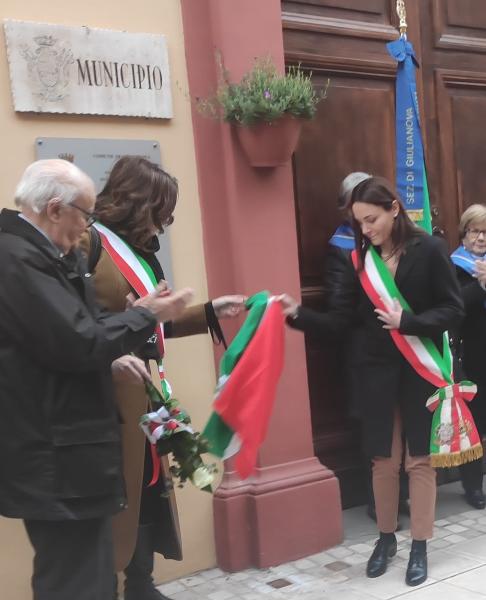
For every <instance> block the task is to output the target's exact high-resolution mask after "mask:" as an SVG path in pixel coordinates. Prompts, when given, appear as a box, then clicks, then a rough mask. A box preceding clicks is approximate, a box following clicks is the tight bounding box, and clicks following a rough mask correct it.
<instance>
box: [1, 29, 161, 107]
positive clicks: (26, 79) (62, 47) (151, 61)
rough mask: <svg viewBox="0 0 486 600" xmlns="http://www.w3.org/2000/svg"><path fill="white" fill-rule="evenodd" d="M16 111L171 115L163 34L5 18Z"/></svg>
mask: <svg viewBox="0 0 486 600" xmlns="http://www.w3.org/2000/svg"><path fill="white" fill-rule="evenodd" d="M4 29H5V41H6V44H7V56H8V63H9V69H10V82H11V89H12V98H13V103H14V107H15V110H16V111H21V112H27V111H29V112H48V113H75V114H92V115H124V116H132V117H155V118H171V117H172V97H171V87H170V75H169V60H168V53H167V42H166V38H165V36H164V35H159V34H150V33H128V32H122V31H111V30H107V29H95V28H90V27H67V26H64V25H48V24H42V23H31V22H27V21H12V20H6V21H5V23H4Z"/></svg>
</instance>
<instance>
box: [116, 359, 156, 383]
mask: <svg viewBox="0 0 486 600" xmlns="http://www.w3.org/2000/svg"><path fill="white" fill-rule="evenodd" d="M111 374H112V375H113V380H114V381H116V382H120V383H143V382H144V380H147V381H150V375H149V373H148V371H147V369H146V367H145V363H144V362H143V360H141V359H140V358H138V357H136V356H132V355H131V354H126V355H125V356H120V358H117V359H116V360H115V361H113V362H112V363H111Z"/></svg>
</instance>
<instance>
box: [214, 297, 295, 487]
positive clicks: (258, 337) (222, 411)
mask: <svg viewBox="0 0 486 600" xmlns="http://www.w3.org/2000/svg"><path fill="white" fill-rule="evenodd" d="M246 306H247V308H248V315H247V317H246V320H245V322H244V324H243V326H242V327H241V329H240V330H239V331H238V333H237V335H236V336H235V338H234V339H233V341H232V342H231V344H230V345H229V347H228V349H227V350H226V352H225V353H224V355H223V357H222V359H221V362H220V366H219V375H220V376H219V380H218V385H217V387H216V392H215V397H214V412H213V413H212V414H211V416H210V418H209V420H208V422H207V424H206V427H205V428H204V431H203V436H204V438H205V439H206V440H207V442H208V444H209V451H210V452H211V453H212V454H214V455H215V456H219V457H221V458H224V459H226V458H229V457H230V456H232V455H234V454H237V456H236V459H235V467H236V470H237V472H238V474H239V475H240V477H241V478H242V479H245V478H247V477H248V476H249V475H251V474H252V472H253V471H254V470H255V466H256V460H257V454H258V449H259V447H260V445H261V444H262V443H263V440H264V439H265V435H266V432H267V429H268V424H269V421H270V415H271V413H272V409H273V403H274V400H275V395H276V389H277V384H278V380H279V377H280V374H281V372H282V368H283V361H284V316H283V312H282V307H281V304H280V302H278V301H276V300H275V299H274V297H270V295H269V293H268V292H265V291H263V292H259V293H258V294H255V295H254V296H252V297H251V298H249V299H248V300H247V302H246Z"/></svg>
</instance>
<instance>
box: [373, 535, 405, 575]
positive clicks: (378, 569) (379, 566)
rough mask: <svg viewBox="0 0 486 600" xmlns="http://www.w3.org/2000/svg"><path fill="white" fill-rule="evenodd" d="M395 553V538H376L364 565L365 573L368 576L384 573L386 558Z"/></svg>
mask: <svg viewBox="0 0 486 600" xmlns="http://www.w3.org/2000/svg"><path fill="white" fill-rule="evenodd" d="M396 553H397V540H396V538H395V536H393V537H386V538H385V537H381V536H380V538H379V539H378V541H377V542H376V545H375V549H374V550H373V554H372V555H371V556H370V558H369V560H368V564H367V566H366V575H367V576H368V577H380V575H383V573H385V571H386V568H387V566H388V559H390V558H392V557H393V556H395V554H396Z"/></svg>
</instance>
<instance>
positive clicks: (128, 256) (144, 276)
mask: <svg viewBox="0 0 486 600" xmlns="http://www.w3.org/2000/svg"><path fill="white" fill-rule="evenodd" d="M93 227H95V228H96V230H97V231H98V233H99V234H100V237H101V244H102V246H103V248H104V249H105V251H106V252H107V254H108V255H109V257H110V258H111V259H112V261H113V262H114V263H115V265H116V267H117V268H118V270H119V271H120V273H121V274H122V275H123V277H125V279H126V280H127V282H128V284H129V285H130V287H131V288H132V289H133V290H134V291H135V293H136V294H137V295H138V297H139V298H143V297H144V296H147V294H150V293H151V292H153V291H154V290H155V288H156V286H157V283H158V282H157V278H156V277H155V274H154V272H153V269H152V268H151V266H150V265H149V264H148V263H147V261H146V260H145V259H144V258H142V257H141V256H140V255H139V254H137V253H136V252H135V251H134V250H133V249H132V248H131V247H130V246H129V245H128V244H127V243H126V242H125V241H124V240H122V239H121V237H119V236H118V235H116V233H114V232H113V231H111V229H108V227H105V226H104V225H102V224H101V223H98V222H96V223H94V224H93ZM154 335H156V337H157V346H158V349H159V354H160V360H159V362H158V371H159V377H160V387H161V391H162V395H163V397H164V399H165V400H169V399H170V397H171V394H172V389H171V387H170V384H169V382H168V381H167V379H166V378H165V374H164V366H163V362H162V358H163V356H164V351H165V345H164V325H163V324H162V323H160V324H159V325H157V327H156V330H155V334H154ZM151 450H152V459H153V461H152V462H153V466H154V471H153V476H152V481H151V482H150V484H149V485H153V484H155V483H156V481H157V480H158V478H159V472H160V460H159V459H158V458H157V454H156V452H155V446H154V445H151Z"/></svg>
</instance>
